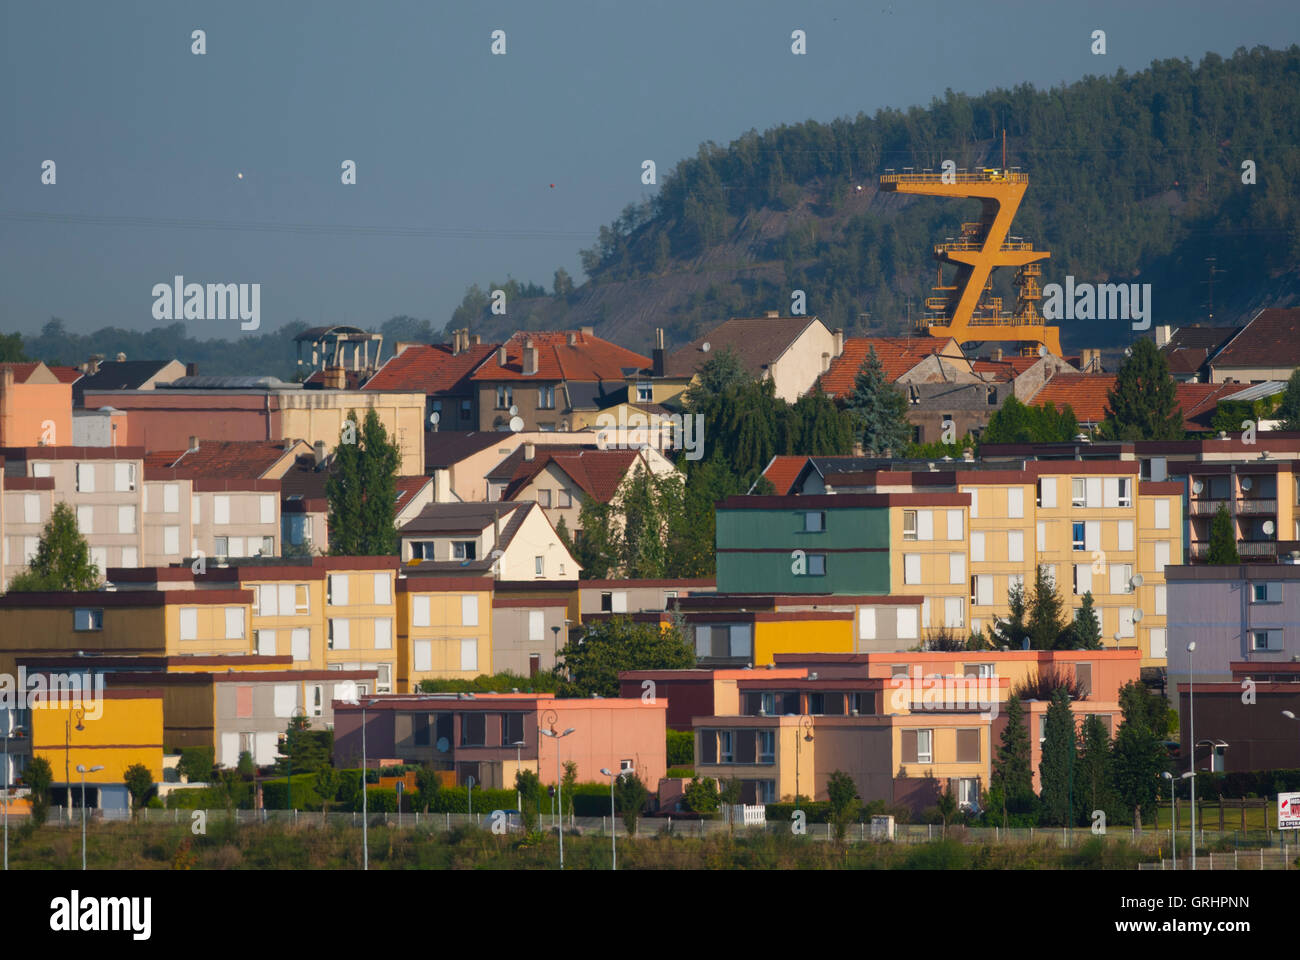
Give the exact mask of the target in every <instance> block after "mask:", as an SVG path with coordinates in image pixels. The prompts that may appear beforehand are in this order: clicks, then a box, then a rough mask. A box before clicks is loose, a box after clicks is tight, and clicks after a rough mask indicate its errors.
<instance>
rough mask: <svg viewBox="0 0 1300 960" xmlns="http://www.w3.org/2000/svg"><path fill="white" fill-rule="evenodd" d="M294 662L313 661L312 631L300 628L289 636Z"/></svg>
mask: <svg viewBox="0 0 1300 960" xmlns="http://www.w3.org/2000/svg"><path fill="white" fill-rule="evenodd" d="M289 639H290V645H291V646H292V648H293V658H294V660H310V659H311V630H309V629H307V628H306V627H299V628H298V629H296V630H294V631H293V633H291V634H290V635H289Z"/></svg>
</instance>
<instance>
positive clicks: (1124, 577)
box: [1110, 563, 1133, 594]
mask: <svg viewBox="0 0 1300 960" xmlns="http://www.w3.org/2000/svg"><path fill="white" fill-rule="evenodd" d="M1132 579H1133V564H1131V563H1112V564H1111V565H1110V592H1111V593H1113V594H1120V593H1132V592H1133V585H1132V583H1130V581H1131V580H1132Z"/></svg>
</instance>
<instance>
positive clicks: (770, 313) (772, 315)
mask: <svg viewBox="0 0 1300 960" xmlns="http://www.w3.org/2000/svg"><path fill="white" fill-rule="evenodd" d="M779 316H781V311H780V310H769V311H767V317H768V319H769V320H775V319H776V318H777V317H779Z"/></svg>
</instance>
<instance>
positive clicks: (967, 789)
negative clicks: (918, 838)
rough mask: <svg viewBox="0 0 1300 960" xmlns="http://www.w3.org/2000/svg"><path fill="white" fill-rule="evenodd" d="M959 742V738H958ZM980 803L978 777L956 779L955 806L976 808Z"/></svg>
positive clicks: (967, 808)
mask: <svg viewBox="0 0 1300 960" xmlns="http://www.w3.org/2000/svg"><path fill="white" fill-rule="evenodd" d="M959 742H960V740H959ZM979 805H980V780H979V777H962V778H960V779H959V780H958V781H957V806H958V808H959V809H962V810H978V809H979Z"/></svg>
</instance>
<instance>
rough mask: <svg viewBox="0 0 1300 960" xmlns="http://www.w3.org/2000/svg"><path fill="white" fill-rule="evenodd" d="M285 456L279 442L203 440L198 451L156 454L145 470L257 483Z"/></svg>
mask: <svg viewBox="0 0 1300 960" xmlns="http://www.w3.org/2000/svg"><path fill="white" fill-rule="evenodd" d="M284 455H285V441H280V440H200V441H199V449H198V450H154V451H152V452H150V453H148V454H146V456H145V458H144V465H145V470H146V471H149V470H155V469H174V470H175V471H176V475H177V476H179V477H185V478H187V479H193V480H198V479H213V478H215V479H238V480H257V479H260V478H261V477H263V476H264V475H265V474H266V472H267V471H268V470H270V469H271V467H273V466H274V465H275V464H276V462H277V461H279V460H280V458H281V457H283V456H284Z"/></svg>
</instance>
